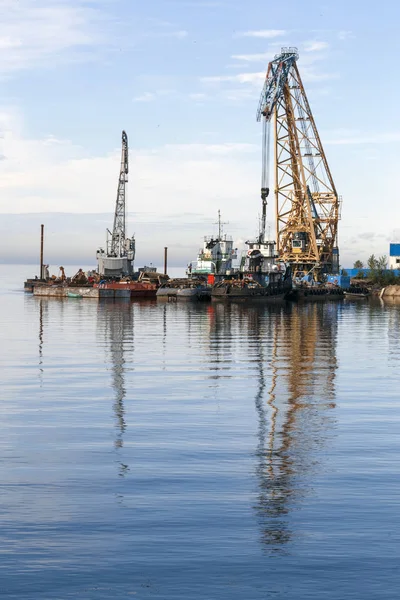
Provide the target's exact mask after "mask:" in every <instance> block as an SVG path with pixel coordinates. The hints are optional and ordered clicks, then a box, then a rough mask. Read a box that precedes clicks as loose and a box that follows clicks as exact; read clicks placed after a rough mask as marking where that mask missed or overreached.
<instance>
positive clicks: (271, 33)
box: [238, 29, 287, 39]
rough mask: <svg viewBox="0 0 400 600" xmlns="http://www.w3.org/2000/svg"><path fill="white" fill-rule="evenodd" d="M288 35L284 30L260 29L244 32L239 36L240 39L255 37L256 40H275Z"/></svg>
mask: <svg viewBox="0 0 400 600" xmlns="http://www.w3.org/2000/svg"><path fill="white" fill-rule="evenodd" d="M286 34H287V31H285V30H284V29H258V30H255V31H243V32H241V33H239V34H238V36H240V37H255V38H266V39H273V38H277V37H282V36H284V35H286Z"/></svg>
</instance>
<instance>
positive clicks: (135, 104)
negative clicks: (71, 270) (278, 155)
mask: <svg viewBox="0 0 400 600" xmlns="http://www.w3.org/2000/svg"><path fill="white" fill-rule="evenodd" d="M399 18H400V5H399V4H398V3H396V2H394V1H392V0H381V2H379V3H377V2H375V1H371V0H363V1H360V0H346V1H344V0H336V1H335V2H332V1H330V2H323V1H322V2H316V1H314V0H302V2H299V1H298V0H286V2H284V3H282V2H266V0H262V1H261V0H247V1H246V2H243V0H149V1H148V2H143V0H18V1H17V0H0V22H1V24H2V27H1V30H0V97H1V100H0V213H1V216H0V262H4V263H18V262H19V263H36V262H38V255H39V249H38V246H39V238H40V224H41V223H44V225H45V258H46V261H47V262H49V263H51V264H56V263H57V262H60V264H61V262H63V263H67V264H68V263H73V264H79V263H80V262H81V263H82V264H91V262H93V265H95V253H96V249H97V248H98V247H99V246H104V243H105V230H106V228H107V227H108V228H111V227H112V220H113V211H114V206H115V199H116V191H117V181H118V173H119V163H120V146H121V131H122V129H125V130H126V132H127V134H128V138H129V151H130V156H129V157H130V174H129V184H128V186H129V187H128V192H127V195H128V234H133V233H134V234H135V237H136V244H137V259H136V265H137V266H140V265H143V264H149V263H150V262H152V263H153V264H159V265H160V264H162V260H163V249H164V246H168V248H169V261H170V264H171V265H173V266H181V265H185V264H187V263H188V262H189V261H191V260H194V259H195V258H196V255H197V251H198V249H199V248H200V247H201V245H202V239H203V236H205V235H210V234H212V233H214V232H215V231H216V225H215V222H216V220H217V211H218V209H220V210H221V213H222V218H223V220H224V221H226V222H227V224H226V225H225V231H226V233H227V234H230V235H232V236H233V238H234V240H235V245H237V246H238V247H242V245H243V242H244V241H245V240H246V239H248V238H249V237H252V236H253V235H254V234H256V232H257V230H258V222H259V213H260V176H261V125H260V124H259V123H257V122H256V118H255V114H256V109H257V106H258V100H259V96H260V92H261V88H262V83H263V79H264V77H265V72H266V69H267V67H268V62H269V61H270V60H271V59H273V57H274V55H275V54H277V53H279V52H280V48H281V47H283V46H295V47H297V48H298V50H299V55H300V58H299V61H298V67H299V70H300V73H301V76H302V79H303V83H304V86H305V89H306V93H307V96H308V99H309V102H310V105H311V108H312V111H313V115H314V118H315V121H316V124H317V127H318V130H319V134H320V137H321V140H322V144H323V146H324V149H325V152H326V155H327V159H328V162H329V165H330V169H331V172H332V175H333V179H334V181H335V185H336V188H337V190H338V193H339V194H340V195H341V196H342V218H341V221H340V224H339V246H340V252H341V261H340V262H341V264H342V265H343V266H347V267H350V266H352V264H353V262H354V261H355V260H357V259H361V260H363V261H366V259H367V258H368V256H370V255H371V254H372V253H375V254H376V255H382V254H388V250H389V242H390V241H400V203H399V202H398V199H397V193H398V182H397V174H398V171H399V167H398V152H399V146H400V123H399V119H398V98H399V85H400V84H399V79H398V77H397V74H396V60H397V59H396V57H397V56H398V54H399V45H400V42H399V37H400V36H399V35H398V25H397V24H398V22H399ZM274 218H275V215H274V212H273V204H272V202H271V205H270V206H269V207H268V223H269V227H270V229H271V233H272V232H273V231H274Z"/></svg>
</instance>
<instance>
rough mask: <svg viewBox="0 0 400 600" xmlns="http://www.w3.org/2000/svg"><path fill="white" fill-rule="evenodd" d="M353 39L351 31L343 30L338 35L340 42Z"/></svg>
mask: <svg viewBox="0 0 400 600" xmlns="http://www.w3.org/2000/svg"><path fill="white" fill-rule="evenodd" d="M354 37H355V36H354V35H353V32H352V31H348V30H345V29H342V30H341V31H339V33H338V39H339V40H341V41H344V40H348V39H350V38H354Z"/></svg>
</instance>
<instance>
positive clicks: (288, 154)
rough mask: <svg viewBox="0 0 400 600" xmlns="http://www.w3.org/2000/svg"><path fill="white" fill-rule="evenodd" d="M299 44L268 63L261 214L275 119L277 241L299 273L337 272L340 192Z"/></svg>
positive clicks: (262, 109) (261, 116)
mask: <svg viewBox="0 0 400 600" xmlns="http://www.w3.org/2000/svg"><path fill="white" fill-rule="evenodd" d="M298 58H299V55H298V52H297V48H282V50H281V53H280V54H278V55H276V56H275V58H274V60H272V61H271V62H270V63H269V65H268V71H267V74H266V78H265V83H264V87H263V90H262V92H261V98H260V102H259V106H258V110H257V121H262V124H263V134H262V180H261V199H262V219H261V228H260V236H259V242H260V243H263V242H265V226H266V208H267V198H268V196H269V191H270V190H269V174H270V126H271V121H272V120H273V123H274V150H275V165H274V167H275V204H276V244H277V253H278V255H279V258H280V259H281V260H283V261H284V262H285V263H287V264H290V265H291V267H292V271H293V275H294V277H295V278H300V277H303V276H305V275H309V274H312V278H313V279H315V280H318V279H322V278H323V275H324V274H327V273H337V272H338V269H339V250H338V246H337V235H338V220H339V219H340V205H341V199H340V198H339V196H338V194H337V191H336V188H335V184H334V182H333V179H332V175H331V172H330V169H329V165H328V162H327V159H326V156H325V153H324V150H323V147H322V144H321V140H320V137H319V134H318V131H317V127H316V125H315V121H314V118H313V115H312V112H311V108H310V105H309V103H308V100H307V96H306V93H305V90H304V86H303V83H302V81H301V77H300V73H299V70H298V68H297V60H298Z"/></svg>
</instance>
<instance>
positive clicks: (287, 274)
mask: <svg viewBox="0 0 400 600" xmlns="http://www.w3.org/2000/svg"><path fill="white" fill-rule="evenodd" d="M268 194H269V188H268V187H262V188H261V199H262V219H261V226H260V232H259V235H258V237H257V239H255V240H248V241H247V242H246V246H247V248H248V250H247V252H246V254H245V255H244V256H242V260H241V264H240V270H239V272H238V273H236V274H234V275H233V277H229V276H228V273H227V274H226V276H225V277H224V278H223V279H222V281H219V282H217V283H216V284H215V285H214V286H213V289H212V291H211V299H212V300H246V299H249V300H256V299H260V300H263V301H264V302H279V301H283V300H284V299H285V297H286V295H287V294H289V293H290V291H291V290H292V273H291V269H290V267H289V266H287V265H286V264H285V263H284V262H282V261H280V260H279V256H278V254H277V251H276V242H274V241H272V240H267V239H266V235H265V230H266V212H267V197H268Z"/></svg>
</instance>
